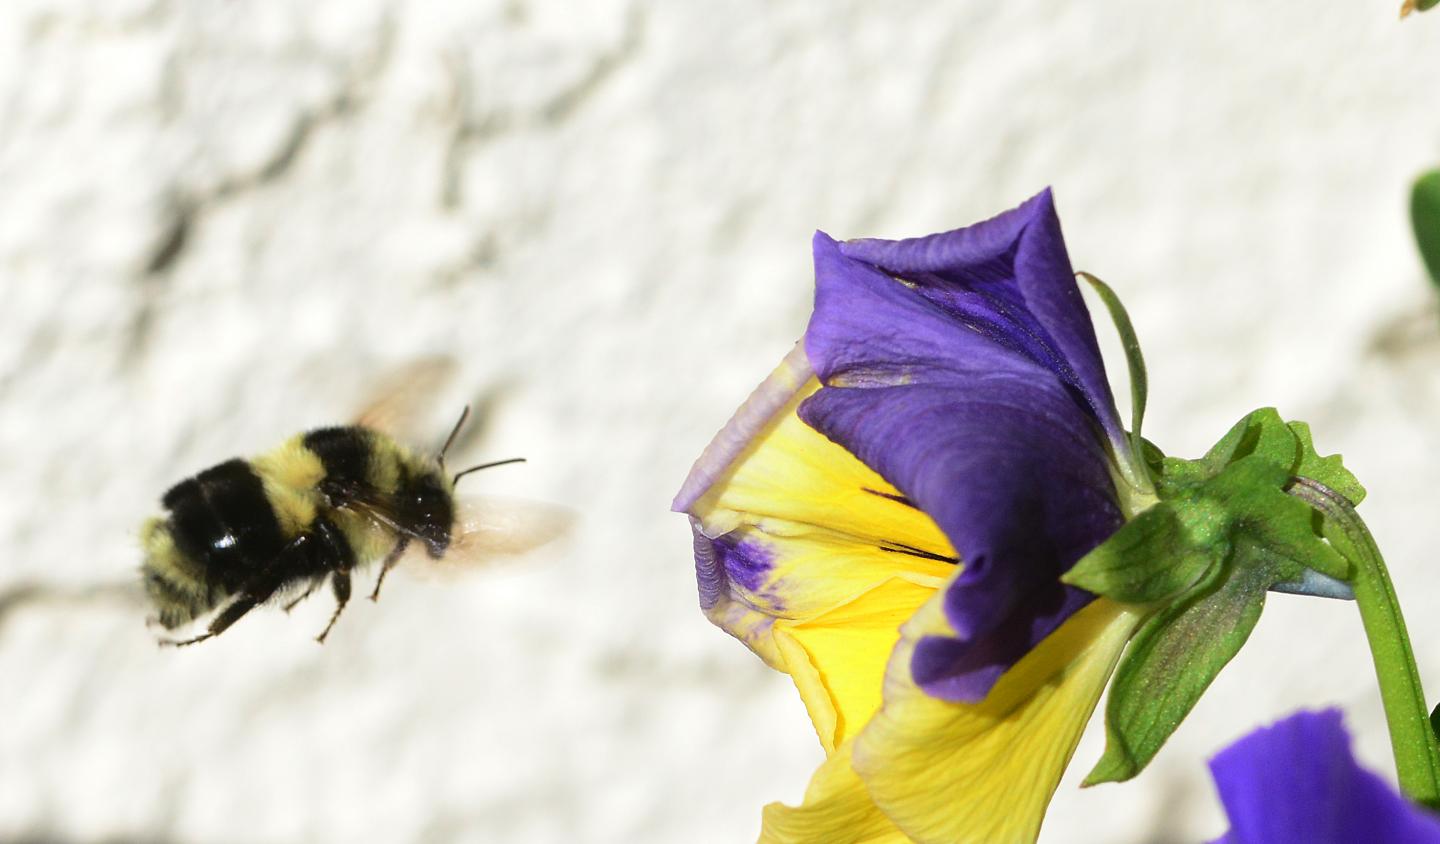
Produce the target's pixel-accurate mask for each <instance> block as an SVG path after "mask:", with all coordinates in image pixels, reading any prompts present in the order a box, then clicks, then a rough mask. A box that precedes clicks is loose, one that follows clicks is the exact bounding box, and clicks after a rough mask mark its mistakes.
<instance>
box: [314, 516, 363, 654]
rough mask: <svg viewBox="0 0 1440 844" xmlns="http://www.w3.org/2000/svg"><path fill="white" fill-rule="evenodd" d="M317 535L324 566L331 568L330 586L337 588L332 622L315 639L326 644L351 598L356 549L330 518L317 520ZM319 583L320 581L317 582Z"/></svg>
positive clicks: (331, 617)
mask: <svg viewBox="0 0 1440 844" xmlns="http://www.w3.org/2000/svg"><path fill="white" fill-rule="evenodd" d="M314 530H315V536H316V538H317V539H319V540H320V549H319V554H320V556H321V558H322V562H323V563H324V567H325V568H327V569H329V570H330V587H331V588H332V589H334V590H335V601H336V607H335V613H334V614H333V615H331V616H330V623H329V624H327V625H325V629H324V630H322V631H320V635H319V636H316V637H315V641H317V642H319V643H320V644H322V645H323V644H325V637H326V636H329V635H330V628H332V627H334V626H335V622H336V621H339V620H340V613H341V612H344V610H345V604H346V603H347V602H348V601H349V600H350V570H351V569H353V568H355V551H354V549H352V548H351V547H350V543H349V542H348V541H347V540H346V539H345V535H344V534H342V533H341V532H340V529H339V528H337V527H336V526H335V525H334V524H332V523H331V522H330V520H329V519H326V518H324V517H321V518H319V519H316V520H315V528H314ZM316 583H317V585H318V583H319V581H317V582H316Z"/></svg>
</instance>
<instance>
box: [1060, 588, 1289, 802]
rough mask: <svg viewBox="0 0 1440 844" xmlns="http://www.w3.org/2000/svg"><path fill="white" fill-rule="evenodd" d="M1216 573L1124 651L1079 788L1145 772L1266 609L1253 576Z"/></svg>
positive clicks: (1163, 613)
mask: <svg viewBox="0 0 1440 844" xmlns="http://www.w3.org/2000/svg"><path fill="white" fill-rule="evenodd" d="M1228 574H1229V572H1225V571H1224V570H1217V571H1216V572H1215V573H1214V575H1213V576H1212V577H1211V578H1210V579H1209V582H1208V583H1207V584H1206V588H1203V589H1198V590H1196V592H1195V593H1194V594H1192V595H1190V596H1188V597H1187V598H1186V599H1185V600H1183V601H1179V602H1177V603H1174V604H1171V605H1170V606H1168V607H1165V608H1164V609H1162V610H1161V611H1160V612H1158V613H1156V614H1155V615H1154V616H1153V617H1151V618H1150V620H1149V621H1147V622H1146V623H1145V626H1144V627H1142V628H1141V629H1140V632H1139V633H1137V634H1136V635H1135V638H1134V639H1132V640H1131V642H1130V647H1129V648H1128V649H1126V652H1125V659H1124V660H1123V661H1122V662H1121V663H1120V666H1119V668H1117V669H1116V671H1115V679H1114V680H1112V681H1111V683H1110V697H1109V699H1108V700H1107V701H1106V705H1105V753H1104V755H1102V756H1101V757H1100V761H1099V762H1097V763H1096V764H1095V767H1094V768H1092V769H1091V770H1090V773H1089V774H1088V775H1086V777H1085V782H1084V783H1083V784H1084V785H1087V786H1089V785H1098V784H1100V783H1104V782H1123V781H1125V780H1128V779H1130V778H1132V777H1134V776H1135V775H1136V774H1138V773H1140V772H1141V771H1142V770H1144V768H1145V766H1146V765H1148V764H1149V763H1150V760H1151V759H1153V758H1155V754H1156V753H1158V752H1159V751H1160V748H1161V747H1162V746H1163V745H1164V744H1165V741H1166V740H1167V739H1169V738H1170V734H1171V733H1173V732H1174V731H1175V728H1177V727H1179V726H1180V722H1181V721H1183V720H1184V719H1185V716H1186V715H1187V714H1189V712H1190V709H1191V708H1192V707H1194V705H1195V702H1196V701H1198V700H1199V699H1200V695H1201V694H1203V693H1204V692H1205V689H1207V688H1209V686H1210V683H1211V681H1213V680H1214V679H1215V676H1216V675H1217V674H1219V673H1220V669H1221V668H1223V667H1224V666H1225V664H1226V663H1228V662H1229V661H1230V660H1231V659H1232V658H1233V657H1234V656H1235V654H1236V653H1238V652H1239V651H1240V647H1241V646H1242V645H1244V644H1245V641H1246V639H1248V638H1249V637H1250V631H1251V630H1252V629H1253V628H1254V627H1255V622H1256V620H1258V619H1259V617H1260V611H1261V610H1262V609H1263V608H1264V605H1265V590H1264V588H1259V589H1256V588H1254V585H1253V584H1252V583H1251V581H1253V580H1256V579H1257V576H1256V573H1254V572H1249V573H1241V576H1240V577H1227V576H1226V575H1228Z"/></svg>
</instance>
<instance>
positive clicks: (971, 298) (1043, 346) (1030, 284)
mask: <svg viewBox="0 0 1440 844" xmlns="http://www.w3.org/2000/svg"><path fill="white" fill-rule="evenodd" d="M840 251H841V253H842V254H844V255H845V256H846V257H849V258H853V259H855V260H857V261H863V262H865V263H867V264H871V265H873V266H875V267H878V268H880V269H882V270H884V271H885V272H887V273H889V274H891V275H894V276H897V277H899V278H902V279H905V280H906V281H909V282H912V283H914V284H916V285H917V286H918V288H919V290H920V291H921V292H922V293H923V294H924V295H925V296H926V297H927V298H931V299H933V300H935V301H938V302H941V303H944V304H945V305H946V306H947V307H948V308H950V309H952V310H953V311H954V313H955V315H956V316H957V318H959V319H961V320H962V321H964V322H967V323H969V324H970V325H971V327H972V329H973V330H976V331H980V332H982V333H985V334H987V335H989V336H991V337H992V338H993V339H995V341H996V342H998V343H1000V344H1002V345H1010V346H1013V347H1015V348H1018V349H1022V350H1024V351H1025V353H1026V354H1027V355H1028V356H1030V357H1031V358H1032V359H1034V360H1035V361H1037V362H1038V363H1040V364H1042V365H1044V366H1045V367H1047V368H1049V369H1050V370H1051V371H1052V372H1054V373H1055V374H1056V375H1057V376H1058V377H1059V378H1060V379H1061V380H1062V381H1064V382H1065V383H1067V384H1070V385H1072V386H1073V387H1075V388H1076V389H1077V390H1078V391H1079V392H1080V394H1081V395H1082V396H1083V397H1084V400H1085V403H1086V404H1088V405H1089V408H1090V412H1091V413H1092V414H1093V415H1094V416H1095V418H1096V419H1097V420H1099V422H1100V425H1101V426H1102V427H1103V428H1104V429H1105V432H1106V434H1107V435H1108V436H1109V437H1110V438H1111V441H1112V442H1115V443H1117V444H1119V443H1123V442H1124V439H1125V434H1124V428H1123V426H1122V425H1121V424H1120V417H1119V414H1118V412H1117V411H1116V409H1115V399H1114V396H1113V394H1112V393H1111V391H1110V384H1109V382H1108V381H1107V380H1106V378H1105V365H1104V363H1103V361H1102V360H1101V357H1100V346H1099V344H1098V343H1097V342H1096V340H1095V329H1094V327H1093V326H1092V324H1091V322H1090V313H1089V311H1088V309H1087V308H1086V307H1085V301H1084V299H1082V298H1081V296H1080V288H1079V287H1078V285H1076V283H1075V274H1074V270H1073V268H1072V267H1071V266H1070V257H1069V254H1068V253H1067V251H1066V249H1065V239H1064V237H1063V236H1062V234H1061V231H1060V218H1059V216H1058V215H1057V214H1056V213H1055V201H1054V197H1053V196H1052V195H1051V192H1050V189H1049V188H1046V189H1045V190H1043V191H1041V192H1040V193H1039V194H1037V195H1036V196H1034V197H1031V198H1030V199H1029V200H1027V201H1026V202H1024V203H1023V204H1021V205H1020V206H1019V207H1018V208H1014V209H1012V210H1010V211H1006V212H1005V213H1003V214H1001V215H999V216H997V217H994V218H992V219H990V220H986V221H985V222H982V223H977V224H975V225H973V226H967V227H966V228H963V229H958V230H955V231H950V232H944V233H942V234H934V235H930V236H928V237H918V238H910V239H906V240H879V239H864V240H853V241H849V242H846V243H843V244H841V245H840ZM812 359H813V358H812Z"/></svg>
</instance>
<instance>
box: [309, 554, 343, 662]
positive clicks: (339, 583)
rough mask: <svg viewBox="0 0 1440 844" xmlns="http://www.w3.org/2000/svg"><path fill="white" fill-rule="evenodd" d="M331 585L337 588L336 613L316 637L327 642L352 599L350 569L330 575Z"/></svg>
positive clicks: (323, 642)
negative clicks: (332, 629)
mask: <svg viewBox="0 0 1440 844" xmlns="http://www.w3.org/2000/svg"><path fill="white" fill-rule="evenodd" d="M330 587H331V588H332V589H334V590H335V601H336V605H335V613H334V614H333V615H331V616H330V623H329V624H327V625H325V629H324V630H322V631H320V635H319V636H316V637H315V641H317V642H319V643H320V644H322V645H323V644H325V637H326V636H329V635H330V628H332V627H334V626H335V622H337V621H339V620H340V613H341V612H343V611H344V610H345V604H347V603H349V601H350V570H349V569H345V570H343V571H336V572H334V573H333V574H331V575H330Z"/></svg>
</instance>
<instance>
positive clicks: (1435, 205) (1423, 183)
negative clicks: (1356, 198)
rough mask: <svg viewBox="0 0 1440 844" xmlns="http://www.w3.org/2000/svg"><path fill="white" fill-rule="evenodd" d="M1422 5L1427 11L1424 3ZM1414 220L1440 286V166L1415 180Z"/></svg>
mask: <svg viewBox="0 0 1440 844" xmlns="http://www.w3.org/2000/svg"><path fill="white" fill-rule="evenodd" d="M1420 8H1421V10H1422V11H1423V10H1424V4H1421V6H1420ZM1410 224H1411V225H1412V226H1414V227H1415V245H1416V246H1417V247H1419V249H1420V258H1421V260H1423V261H1424V262H1425V269H1426V271H1428V272H1429V273H1430V280H1431V281H1432V282H1434V283H1435V284H1436V285H1437V286H1440V170H1431V171H1430V172H1428V173H1425V174H1424V175H1422V176H1421V177H1420V178H1418V179H1416V180H1415V187H1414V188H1413V189H1412V190H1411V191H1410Z"/></svg>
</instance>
